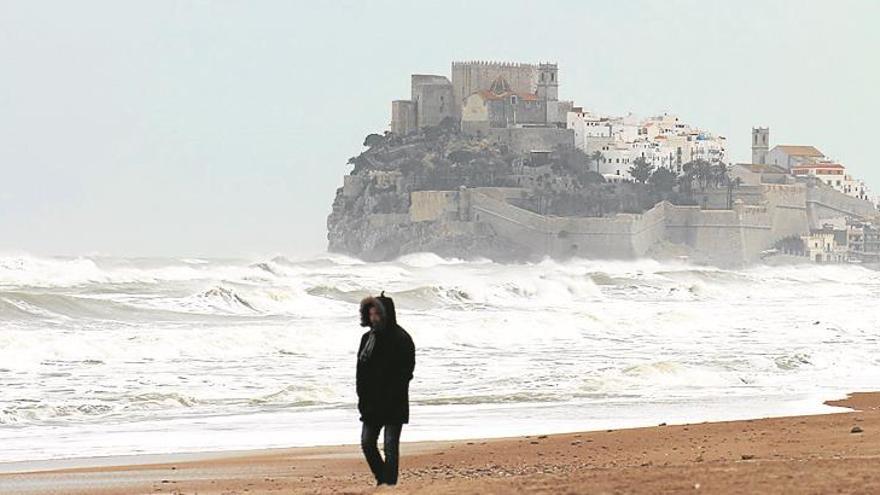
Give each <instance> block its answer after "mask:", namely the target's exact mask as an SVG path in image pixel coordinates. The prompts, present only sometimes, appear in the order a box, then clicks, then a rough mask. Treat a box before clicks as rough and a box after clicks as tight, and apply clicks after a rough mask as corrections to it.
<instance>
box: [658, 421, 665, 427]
mask: <svg viewBox="0 0 880 495" xmlns="http://www.w3.org/2000/svg"><path fill="white" fill-rule="evenodd" d="M657 426H666V422H665V421H664V422H662V423H660V424H659V425H657Z"/></svg>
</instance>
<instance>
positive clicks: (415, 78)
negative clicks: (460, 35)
mask: <svg viewBox="0 0 880 495" xmlns="http://www.w3.org/2000/svg"><path fill="white" fill-rule="evenodd" d="M451 72H452V81H450V80H449V78H447V77H446V76H441V75H429V74H413V75H412V76H411V96H410V99H409V100H395V101H393V102H391V132H393V133H394V134H397V135H404V134H408V133H409V132H412V131H415V130H418V129H421V128H423V127H429V126H436V125H438V124H440V123H441V122H443V121H444V120H446V119H450V120H452V121H453V122H456V123H458V124H460V126H461V130H462V132H464V133H466V134H471V135H480V136H484V137H487V138H489V139H491V140H494V141H497V142H499V143H502V144H506V145H509V146H511V147H512V148H514V149H516V150H519V151H535V150H541V151H549V150H552V149H554V148H556V147H558V146H560V145H561V146H568V147H571V146H573V145H574V134H573V131H571V130H570V129H566V128H565V127H566V115H567V114H568V112H569V111H570V110H571V108H572V103H571V102H568V101H559V68H558V66H557V64H554V63H540V64H524V63H510V62H481V61H477V62H453V63H452V71H451Z"/></svg>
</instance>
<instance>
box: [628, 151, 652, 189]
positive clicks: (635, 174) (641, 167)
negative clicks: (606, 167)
mask: <svg viewBox="0 0 880 495" xmlns="http://www.w3.org/2000/svg"><path fill="white" fill-rule="evenodd" d="M627 172H629V175H631V176H632V178H633V179H635V181H636V182H638V183H639V184H644V183H646V182H648V179H649V178H651V173H653V172H654V165H652V164H650V163H648V161H647V160H645V159H644V157H641V156H640V157H638V158H636V160H635V161H634V162H633V165H632V167H630V168H629V170H627Z"/></svg>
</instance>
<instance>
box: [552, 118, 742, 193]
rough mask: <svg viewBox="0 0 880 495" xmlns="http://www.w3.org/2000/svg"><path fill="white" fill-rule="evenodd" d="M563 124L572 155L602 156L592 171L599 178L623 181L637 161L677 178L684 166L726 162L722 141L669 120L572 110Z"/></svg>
mask: <svg viewBox="0 0 880 495" xmlns="http://www.w3.org/2000/svg"><path fill="white" fill-rule="evenodd" d="M566 124H567V127H568V128H569V129H572V130H573V131H574V137H575V146H576V147H577V148H578V149H580V150H582V151H584V153H586V154H587V155H590V156H593V154H594V153H596V152H599V153H601V154H602V158H601V159H600V161H599V164H598V166H597V168H598V170H596V171H597V172H599V173H601V174H603V175H613V176H621V177H622V178H623V179H625V180H629V179H631V177H630V176H629V172H628V170H629V168H630V167H631V166H632V165H633V164H634V163H635V161H636V160H637V159H639V158H644V159H645V161H647V162H648V163H650V164H651V165H653V166H654V167H655V168H661V167H662V168H668V169H670V170H672V171H673V172H675V173H681V171H682V167H683V165H684V164H686V163H688V162H691V161H695V160H706V161H708V162H711V163H724V162H726V151H727V148H726V147H727V143H726V139H725V138H724V137H723V136H716V135H713V134H711V133H709V132H706V131H703V130H700V129H698V128H695V127H692V126H691V125H689V124H687V123H684V122H682V121H681V120H680V119H679V118H678V117H677V116H675V115H671V114H662V115H657V116H653V117H648V118H646V119H639V118H638V117H636V116H635V115H633V114H628V115H626V116H622V117H615V116H604V115H599V114H596V113H593V112H590V111H585V110H583V109H581V108H574V109H572V111H571V112H569V113H568V117H567V119H566ZM594 166H595V165H594Z"/></svg>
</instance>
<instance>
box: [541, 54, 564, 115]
mask: <svg viewBox="0 0 880 495" xmlns="http://www.w3.org/2000/svg"><path fill="white" fill-rule="evenodd" d="M538 100H539V101H541V103H542V104H543V105H544V108H545V109H546V113H545V115H546V117H545V122H546V123H548V124H549V123H553V122H559V67H558V66H557V65H556V64H539V65H538Z"/></svg>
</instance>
